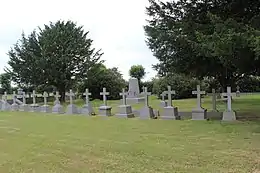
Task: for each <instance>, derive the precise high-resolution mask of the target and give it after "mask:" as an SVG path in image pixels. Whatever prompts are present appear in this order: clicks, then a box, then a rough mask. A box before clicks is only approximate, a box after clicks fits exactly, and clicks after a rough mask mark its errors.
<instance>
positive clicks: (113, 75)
mask: <svg viewBox="0 0 260 173" xmlns="http://www.w3.org/2000/svg"><path fill="white" fill-rule="evenodd" d="M126 85H127V84H126V81H125V80H124V79H123V77H122V74H121V73H120V72H119V71H118V69H117V68H106V67H105V66H104V65H103V64H97V65H95V66H94V67H93V68H92V69H91V70H90V71H89V72H88V77H87V78H86V79H84V80H83V82H82V83H81V85H79V90H80V92H81V93H84V92H85V89H86V88H88V89H89V91H90V92H91V93H92V95H91V97H92V98H94V99H102V96H100V92H101V91H102V89H103V87H105V88H106V89H107V91H108V92H109V93H110V94H109V96H108V99H112V100H115V99H119V98H120V95H119V93H120V92H121V91H122V88H125V87H126Z"/></svg>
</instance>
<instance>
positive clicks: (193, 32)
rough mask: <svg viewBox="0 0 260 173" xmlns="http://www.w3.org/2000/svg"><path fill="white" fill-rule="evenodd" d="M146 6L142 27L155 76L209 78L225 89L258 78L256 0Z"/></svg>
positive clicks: (259, 27) (258, 7)
mask: <svg viewBox="0 0 260 173" xmlns="http://www.w3.org/2000/svg"><path fill="white" fill-rule="evenodd" d="M149 2H150V6H149V7H148V8H147V14H148V16H149V17H150V19H149V20H148V22H149V23H148V25H146V26H145V28H144V29H145V32H146V35H147V44H148V46H149V48H150V49H151V50H152V52H153V54H154V56H155V57H156V58H157V59H158V60H159V63H158V64H157V65H154V68H155V69H156V70H157V71H158V73H159V74H160V75H162V76H165V75H167V74H168V73H184V74H188V75H192V76H195V77H197V78H200V79H203V78H204V77H214V78H215V79H216V80H218V82H219V83H220V84H221V86H222V87H226V85H233V84H234V83H235V82H236V81H237V79H239V78H240V77H241V76H242V75H244V74H247V75H249V74H253V75H258V74H259V68H258V67H259V65H260V59H259V55H260V54H259V52H260V51H259V50H260V48H259V47H260V46H259V45H260V44H259V43H260V41H259V38H260V37H259V36H260V34H259V31H260V25H259V23H260V16H259V14H260V1H259V0H252V1H240V0H234V1H213V0H209V1H188V0H182V1H168V2H161V1H159V0H149Z"/></svg>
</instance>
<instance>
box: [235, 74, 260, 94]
mask: <svg viewBox="0 0 260 173" xmlns="http://www.w3.org/2000/svg"><path fill="white" fill-rule="evenodd" d="M237 85H238V86H239V88H240V89H239V90H240V92H260V88H259V86H260V78H259V77H255V76H243V77H242V78H240V79H239V80H238V81H237Z"/></svg>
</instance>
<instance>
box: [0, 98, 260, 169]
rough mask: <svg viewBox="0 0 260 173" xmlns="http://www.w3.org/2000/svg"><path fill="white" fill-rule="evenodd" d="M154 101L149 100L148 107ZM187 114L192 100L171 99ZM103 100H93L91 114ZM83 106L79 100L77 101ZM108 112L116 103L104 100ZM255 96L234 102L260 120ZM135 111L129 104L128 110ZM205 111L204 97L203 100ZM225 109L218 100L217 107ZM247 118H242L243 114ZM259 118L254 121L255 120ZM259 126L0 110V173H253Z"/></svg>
mask: <svg viewBox="0 0 260 173" xmlns="http://www.w3.org/2000/svg"><path fill="white" fill-rule="evenodd" d="M159 102H160V101H159V100H157V99H156V98H155V97H151V98H150V103H151V105H152V106H153V107H154V108H159ZM173 102H174V104H175V105H176V106H178V107H179V109H181V110H183V111H190V110H191V109H192V108H193V107H194V106H195V105H196V100H195V99H186V100H176V101H175V100H174V101H173ZM101 103H102V102H101V101H99V100H95V101H93V102H92V104H93V105H94V106H95V108H97V107H98V106H99V105H100V104H101ZM76 104H77V105H79V106H80V105H83V104H84V102H83V101H82V100H77V101H76ZM109 104H110V105H112V106H113V110H114V112H115V111H116V106H117V105H118V104H119V101H109ZM259 104H260V96H257V95H252V96H243V97H240V98H235V100H234V102H233V107H234V109H235V110H237V111H241V112H245V113H246V112H247V113H252V114H254V115H258V116H259V111H260V108H259ZM141 107H142V105H134V108H135V109H139V108H141ZM203 107H205V108H208V109H210V107H211V101H210V98H204V99H203ZM225 107H226V104H225V103H224V102H223V101H219V103H218V108H219V109H220V110H224V109H225ZM245 115H247V114H245ZM259 117H260V116H259ZM259 144H260V121H237V122H232V123H224V122H221V121H199V122H197V121H191V120H181V121H163V120H139V119H138V118H134V119H120V118H116V117H109V118H107V117H87V116H72V115H53V114H42V113H24V112H0V173H2V172H3V173H7V172H8V173H9V172H11V173H12V172H13V173H17V172H26V173H27V172H37V173H49V172H58V173H60V172H62V173H66V172H68V173H75V172H107V173H112V172H119V173H121V172H124V173H128V172H132V173H149V172H150V173H154V172H156V173H167V172H169V173H172V172H192V173H211V172H212V173H213V172H214V173H215V172H220V173H227V172H230V173H231V172H232V173H251V172H252V173H259V172H260V146H259Z"/></svg>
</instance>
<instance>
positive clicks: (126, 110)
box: [116, 89, 134, 118]
mask: <svg viewBox="0 0 260 173" xmlns="http://www.w3.org/2000/svg"><path fill="white" fill-rule="evenodd" d="M120 96H122V98H123V104H122V105H120V106H118V113H117V114H116V116H118V117H124V118H133V117H134V114H133V111H132V106H131V105H127V104H126V96H127V92H125V89H122V93H120Z"/></svg>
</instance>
